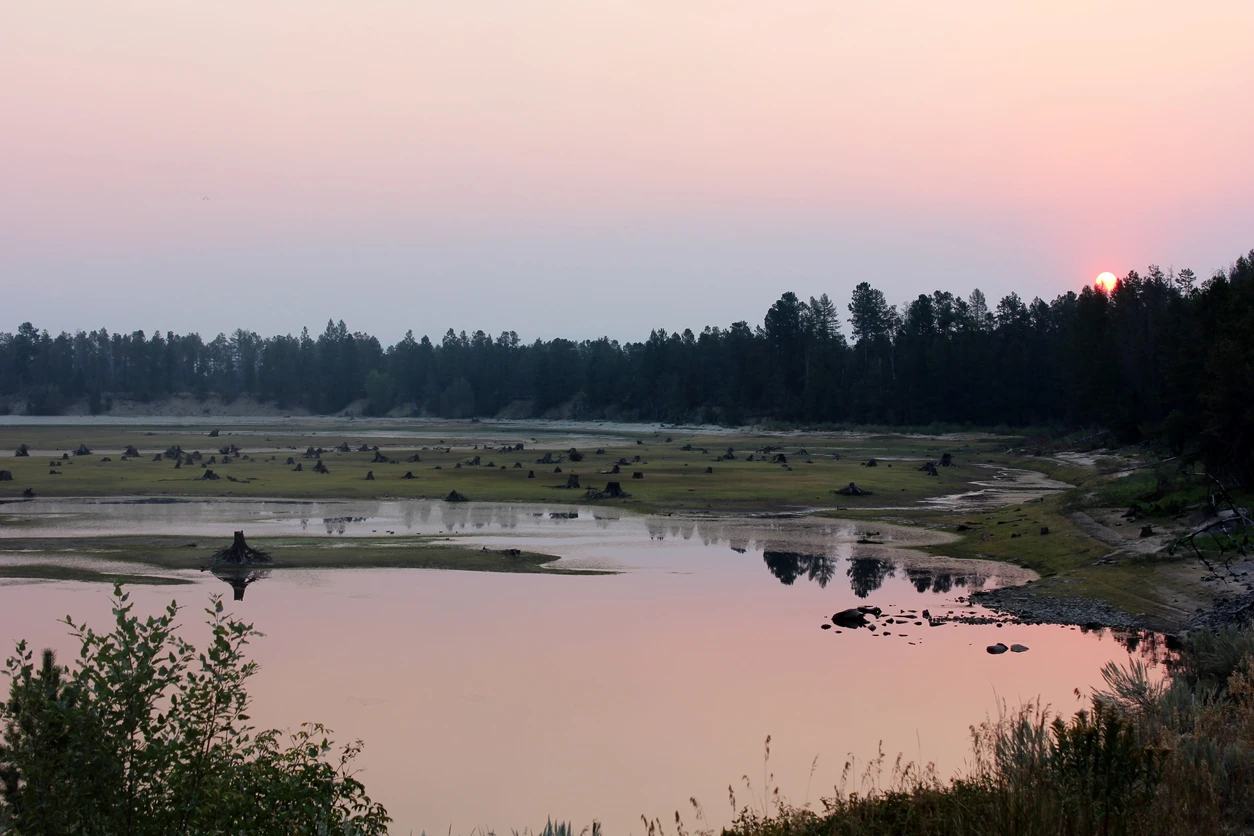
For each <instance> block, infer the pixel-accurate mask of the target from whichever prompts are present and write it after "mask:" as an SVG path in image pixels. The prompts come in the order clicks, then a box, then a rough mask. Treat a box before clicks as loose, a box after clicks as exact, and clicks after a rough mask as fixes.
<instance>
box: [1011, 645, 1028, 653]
mask: <svg viewBox="0 0 1254 836" xmlns="http://www.w3.org/2000/svg"><path fill="white" fill-rule="evenodd" d="M1010 650H1011V652H1012V653H1027V652H1028V646H1027V645H1025V644H1012V645H1010Z"/></svg>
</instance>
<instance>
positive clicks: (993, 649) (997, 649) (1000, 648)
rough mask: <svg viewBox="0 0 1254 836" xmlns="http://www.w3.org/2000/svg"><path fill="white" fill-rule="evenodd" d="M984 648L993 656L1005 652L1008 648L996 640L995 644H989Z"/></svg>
mask: <svg viewBox="0 0 1254 836" xmlns="http://www.w3.org/2000/svg"><path fill="white" fill-rule="evenodd" d="M985 649H986V650H987V651H988V652H989V653H991V654H992V655H994V656H1000V655H1001V654H1003V653H1005V652H1006V651H1007V650H1009V649H1010V648H1008V647H1006V646H1005V645H1004V644H1002V643H1001V642H998V643H997V644H990V645H989V646H988V647H987V648H985Z"/></svg>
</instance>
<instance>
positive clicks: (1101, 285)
mask: <svg viewBox="0 0 1254 836" xmlns="http://www.w3.org/2000/svg"><path fill="white" fill-rule="evenodd" d="M1117 284H1119V278H1118V277H1117V276H1116V275H1115V274H1114V273H1111V272H1109V271H1107V272H1105V273H1098V274H1097V278H1096V279H1094V280H1093V286H1094V287H1096V288H1097V289H1098V290H1104V291H1105V292H1107V293H1110V292H1111V291H1112V290H1114V289H1115V285H1117Z"/></svg>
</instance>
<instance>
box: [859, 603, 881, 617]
mask: <svg viewBox="0 0 1254 836" xmlns="http://www.w3.org/2000/svg"><path fill="white" fill-rule="evenodd" d="M858 612H861V613H866V614H867V615H873V616H875V617H876V618H879V617H880V616H881V615H883V614H884V611H883V610H881V609H880V608H879V607H872V606H870V605H869V604H863V605H862V606H860V607H858Z"/></svg>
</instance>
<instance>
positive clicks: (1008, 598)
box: [970, 586, 1154, 629]
mask: <svg viewBox="0 0 1254 836" xmlns="http://www.w3.org/2000/svg"><path fill="white" fill-rule="evenodd" d="M970 600H971V603H973V604H978V605H979V606H981V607H986V608H988V609H990V610H994V611H996V612H1000V613H1005V614H1006V615H1009V616H1012V617H1013V618H1015V620H1017V621H1021V622H1023V623H1025V624H1068V625H1076V626H1080V627H1118V628H1143V629H1154V625H1151V624H1146V623H1145V622H1144V621H1142V620H1141V619H1138V618H1136V617H1135V616H1132V615H1129V614H1128V613H1126V612H1124V611H1123V610H1121V609H1118V608H1117V607H1113V606H1111V605H1110V604H1107V603H1105V602H1103V601H1092V600H1089V599H1087V598H1052V597H1048V596H1044V595H1037V594H1035V593H1033V592H1032V591H1031V590H1029V589H1027V588H1025V587H1021V586H1011V587H1005V588H1002V589H990V590H987V591H984V592H976V593H974V594H972V595H971V599H970Z"/></svg>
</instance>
